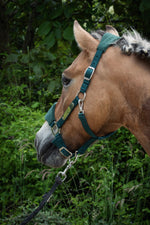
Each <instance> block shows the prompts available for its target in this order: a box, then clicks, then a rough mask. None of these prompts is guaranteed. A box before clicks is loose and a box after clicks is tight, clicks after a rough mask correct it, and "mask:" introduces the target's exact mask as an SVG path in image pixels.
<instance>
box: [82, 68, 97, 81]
mask: <svg viewBox="0 0 150 225" xmlns="http://www.w3.org/2000/svg"><path fill="white" fill-rule="evenodd" d="M88 69H91V70H92V73H91V75H90V77H85V75H86V72H87V70H88ZM94 71H95V68H94V67H92V66H89V67H88V68H87V69H86V70H85V73H84V79H85V80H87V81H89V80H91V78H92V76H93V73H94Z"/></svg>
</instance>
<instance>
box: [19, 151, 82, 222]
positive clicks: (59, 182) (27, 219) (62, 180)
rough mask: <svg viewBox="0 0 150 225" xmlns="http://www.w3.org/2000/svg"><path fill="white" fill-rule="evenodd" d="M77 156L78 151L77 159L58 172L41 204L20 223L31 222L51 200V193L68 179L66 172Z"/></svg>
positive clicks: (70, 161)
mask: <svg viewBox="0 0 150 225" xmlns="http://www.w3.org/2000/svg"><path fill="white" fill-rule="evenodd" d="M77 158H78V155H77V152H76V153H75V160H71V159H69V164H68V165H67V167H66V168H65V170H64V171H60V172H58V174H57V176H56V177H55V183H54V184H53V186H52V188H51V190H50V191H49V192H47V193H46V194H45V195H43V197H42V198H43V200H42V201H41V202H40V204H39V206H38V207H37V208H36V209H35V210H34V211H33V212H32V213H31V214H30V215H29V216H28V217H27V218H26V219H25V220H24V221H23V222H22V223H20V224H19V225H25V224H27V223H29V222H30V221H31V220H32V219H33V218H34V217H35V216H36V215H37V214H38V212H39V211H40V210H41V209H42V208H43V207H44V205H45V204H46V203H47V202H49V200H50V198H51V195H52V194H53V193H54V191H55V190H56V188H57V187H58V186H59V185H60V184H62V183H63V182H64V181H65V180H66V178H67V175H66V173H67V171H68V170H69V169H70V168H71V167H72V165H73V164H75V163H76V161H77ZM59 175H61V176H62V177H63V179H62V178H60V176H59Z"/></svg>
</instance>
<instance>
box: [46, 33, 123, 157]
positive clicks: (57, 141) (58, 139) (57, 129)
mask: <svg viewBox="0 0 150 225" xmlns="http://www.w3.org/2000/svg"><path fill="white" fill-rule="evenodd" d="M118 39H120V37H117V36H115V35H112V34H110V33H105V34H104V35H103V37H102V39H101V41H100V44H99V45H98V47H97V51H96V54H95V56H94V58H93V60H92V63H91V65H90V66H89V67H88V68H87V69H86V71H85V73H84V80H83V83H82V86H81V89H80V91H79V93H78V95H77V96H76V97H75V98H74V100H73V101H72V102H71V104H70V105H69V106H68V108H67V109H66V111H65V112H64V114H63V116H62V117H61V118H60V119H59V120H58V121H56V119H55V107H56V104H57V103H54V105H53V106H52V107H51V108H50V109H49V111H48V112H47V114H46V116H45V119H46V120H47V122H48V124H49V126H50V127H51V130H52V133H53V135H54V136H55V138H54V140H53V141H52V143H53V144H54V145H56V146H57V147H58V149H59V151H60V153H61V154H62V155H63V156H64V157H65V158H70V157H72V156H74V153H72V152H70V151H69V150H68V149H67V147H66V145H65V143H64V140H63V138H62V135H61V127H62V126H63V124H64V123H65V122H66V120H67V119H68V117H69V116H70V114H71V113H72V111H73V110H74V108H75V107H76V106H77V105H79V114H78V117H79V119H80V121H81V123H82V126H83V128H84V130H85V131H86V132H87V133H88V134H89V135H90V137H91V138H90V139H89V140H88V141H87V142H86V143H85V144H84V145H82V146H81V147H80V148H79V149H78V150H77V151H76V153H77V154H84V152H85V151H86V149H87V148H88V147H89V146H90V145H91V144H92V143H93V142H95V141H96V140H102V139H104V138H107V137H109V136H111V135H112V134H113V133H114V132H112V133H109V134H108V135H106V136H102V137H98V136H96V135H95V134H94V133H93V131H92V130H91V129H90V127H89V125H88V122H87V120H86V117H85V114H84V110H83V106H84V100H85V98H86V91H87V88H88V86H89V84H90V81H91V79H92V76H93V74H94V71H95V69H96V67H97V65H98V62H99V60H100V58H101V56H102V54H103V53H104V52H105V51H106V49H107V48H108V47H109V46H111V45H113V44H114V43H115V42H116V41H117V40H118ZM80 93H82V95H83V98H79V94H80Z"/></svg>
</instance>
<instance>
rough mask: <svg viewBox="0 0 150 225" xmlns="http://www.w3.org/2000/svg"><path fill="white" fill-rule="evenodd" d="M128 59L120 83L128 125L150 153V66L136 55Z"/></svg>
mask: <svg viewBox="0 0 150 225" xmlns="http://www.w3.org/2000/svg"><path fill="white" fill-rule="evenodd" d="M126 59H128V60H129V63H128V64H127V65H126V66H125V68H124V67H123V68H122V71H124V74H123V75H122V83H121V84H120V85H121V86H122V87H121V86H120V90H121V92H122V94H123V95H124V97H125V100H126V103H127V107H128V112H129V114H127V115H125V118H126V127H127V128H128V129H129V130H130V131H131V132H132V133H133V134H134V135H135V136H136V138H137V139H138V141H139V142H140V143H141V145H142V146H143V148H144V149H145V150H146V151H147V153H148V154H149V155H150V67H149V65H148V64H146V63H145V62H144V61H143V62H142V61H140V59H138V58H137V57H135V56H131V57H128V58H126ZM126 63H127V62H126ZM127 67H128V68H127ZM123 69H124V70H123Z"/></svg>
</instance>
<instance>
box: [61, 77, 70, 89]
mask: <svg viewBox="0 0 150 225" xmlns="http://www.w3.org/2000/svg"><path fill="white" fill-rule="evenodd" d="M70 82H71V79H69V78H67V77H65V76H64V75H62V84H63V86H64V87H67V86H69V84H70Z"/></svg>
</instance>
